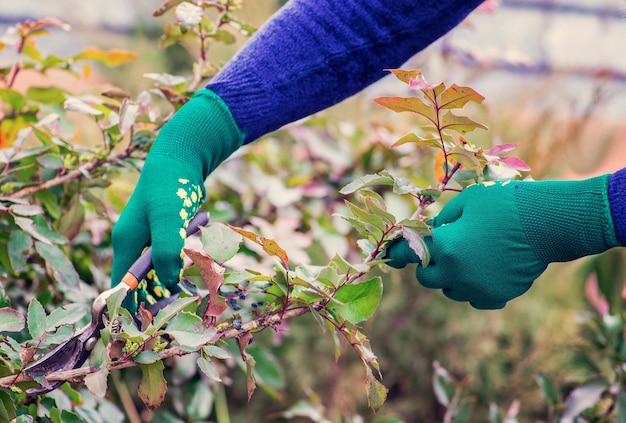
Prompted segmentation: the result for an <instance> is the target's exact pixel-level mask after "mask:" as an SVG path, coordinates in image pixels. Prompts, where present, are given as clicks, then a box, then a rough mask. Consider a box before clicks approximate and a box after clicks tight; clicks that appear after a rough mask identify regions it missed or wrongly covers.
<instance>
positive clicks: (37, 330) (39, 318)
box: [27, 298, 48, 340]
mask: <svg viewBox="0 0 626 423" xmlns="http://www.w3.org/2000/svg"><path fill="white" fill-rule="evenodd" d="M27 321H28V332H29V333H30V336H31V337H32V338H33V339H35V340H36V339H39V338H41V337H42V336H43V335H44V333H45V332H46V328H47V327H48V318H47V316H46V311H45V310H44V309H43V306H42V305H41V303H40V302H39V301H38V300H37V298H33V299H32V300H31V301H30V304H29V305H28V319H27Z"/></svg>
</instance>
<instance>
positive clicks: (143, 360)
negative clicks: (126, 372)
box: [133, 351, 161, 364]
mask: <svg viewBox="0 0 626 423" xmlns="http://www.w3.org/2000/svg"><path fill="white" fill-rule="evenodd" d="M159 360H161V356H160V355H159V353H156V352H154V351H142V352H140V353H139V354H137V355H136V356H135V357H134V358H133V361H135V362H137V363H140V364H152V363H155V362H157V361H159Z"/></svg>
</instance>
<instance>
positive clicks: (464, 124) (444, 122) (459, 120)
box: [441, 112, 489, 134]
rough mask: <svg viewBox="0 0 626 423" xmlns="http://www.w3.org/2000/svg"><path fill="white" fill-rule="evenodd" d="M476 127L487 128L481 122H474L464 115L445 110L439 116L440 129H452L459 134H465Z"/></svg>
mask: <svg viewBox="0 0 626 423" xmlns="http://www.w3.org/2000/svg"><path fill="white" fill-rule="evenodd" d="M476 128H480V129H485V130H487V129H489V128H488V127H487V126H485V125H483V124H482V123H478V122H475V121H473V120H472V119H470V118H468V117H466V116H457V115H455V114H454V113H452V112H447V113H446V114H445V115H443V117H442V118H441V129H442V130H453V131H456V132H459V133H461V134H467V133H468V132H471V131H473V130H474V129H476Z"/></svg>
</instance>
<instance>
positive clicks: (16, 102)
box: [0, 88, 26, 111]
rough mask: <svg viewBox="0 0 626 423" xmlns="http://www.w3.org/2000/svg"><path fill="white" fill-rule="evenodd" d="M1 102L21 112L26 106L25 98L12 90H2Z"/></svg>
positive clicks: (0, 94)
mask: <svg viewBox="0 0 626 423" xmlns="http://www.w3.org/2000/svg"><path fill="white" fill-rule="evenodd" d="M0 100H2V102H3V103H5V104H7V105H8V106H9V107H11V109H13V110H16V111H21V110H22V108H23V107H24V106H25V105H26V99H25V98H24V96H23V95H22V94H21V93H20V92H19V91H16V90H13V89H11V88H0Z"/></svg>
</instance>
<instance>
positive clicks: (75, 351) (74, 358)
mask: <svg viewBox="0 0 626 423" xmlns="http://www.w3.org/2000/svg"><path fill="white" fill-rule="evenodd" d="M208 222H209V214H208V213H207V212H199V213H198V214H196V216H195V217H194V218H193V219H192V220H191V221H190V222H189V226H188V227H187V236H190V235H192V234H194V233H195V232H197V231H198V230H199V229H200V226H205V225H206V224H208ZM151 252H152V247H149V248H148V249H147V250H146V251H145V252H144V253H143V254H142V255H141V256H140V257H139V258H138V259H137V260H136V261H135V262H134V263H133V265H132V266H131V267H130V269H128V271H127V272H126V274H125V275H124V277H123V278H122V281H121V282H120V283H119V284H118V285H116V286H115V287H114V288H111V289H108V290H106V291H104V292H102V293H101V294H100V295H98V296H97V297H96V299H95V300H94V302H93V304H92V306H91V323H89V324H88V325H87V326H85V327H84V328H82V329H80V330H79V331H78V332H76V334H75V335H74V336H73V337H71V338H70V339H68V340H67V341H65V342H63V343H62V344H59V345H57V346H56V347H55V348H53V349H52V350H50V351H49V352H48V353H46V354H44V355H43V356H42V357H41V358H40V359H39V360H37V361H36V362H34V363H33V364H30V365H29V366H27V367H26V368H25V369H24V372H25V373H26V374H27V375H28V376H30V377H32V378H37V381H38V382H39V383H40V385H41V386H40V387H36V388H31V389H28V390H27V391H26V394H27V395H28V396H37V395H42V394H45V393H47V392H50V391H53V390H55V389H56V388H58V387H59V386H61V385H62V384H63V383H64V381H62V380H60V381H48V380H46V379H45V376H47V375H48V374H50V373H54V372H59V371H67V370H72V369H77V368H79V367H81V366H82V365H83V364H84V363H85V361H86V360H87V358H88V357H89V355H90V354H91V351H92V350H93V348H94V347H95V345H96V342H97V341H98V339H100V331H101V330H102V329H103V328H104V326H105V320H104V319H105V315H106V313H107V305H106V300H107V298H109V297H111V296H113V295H115V294H117V293H118V292H120V291H123V292H125V293H129V292H131V291H132V290H134V289H135V288H136V287H137V285H138V284H139V281H141V280H142V279H144V278H145V277H146V275H147V274H148V272H149V271H150V270H151V269H152V254H151ZM173 300H174V297H171V298H170V299H168V300H164V301H160V302H159V303H157V304H159V307H158V309H160V308H163V307H164V306H165V305H167V303H171V302H172V301H173ZM158 309H156V310H149V311H151V312H153V314H154V313H155V312H156V311H158ZM42 376H43V377H44V378H43V379H41V377H42Z"/></svg>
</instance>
